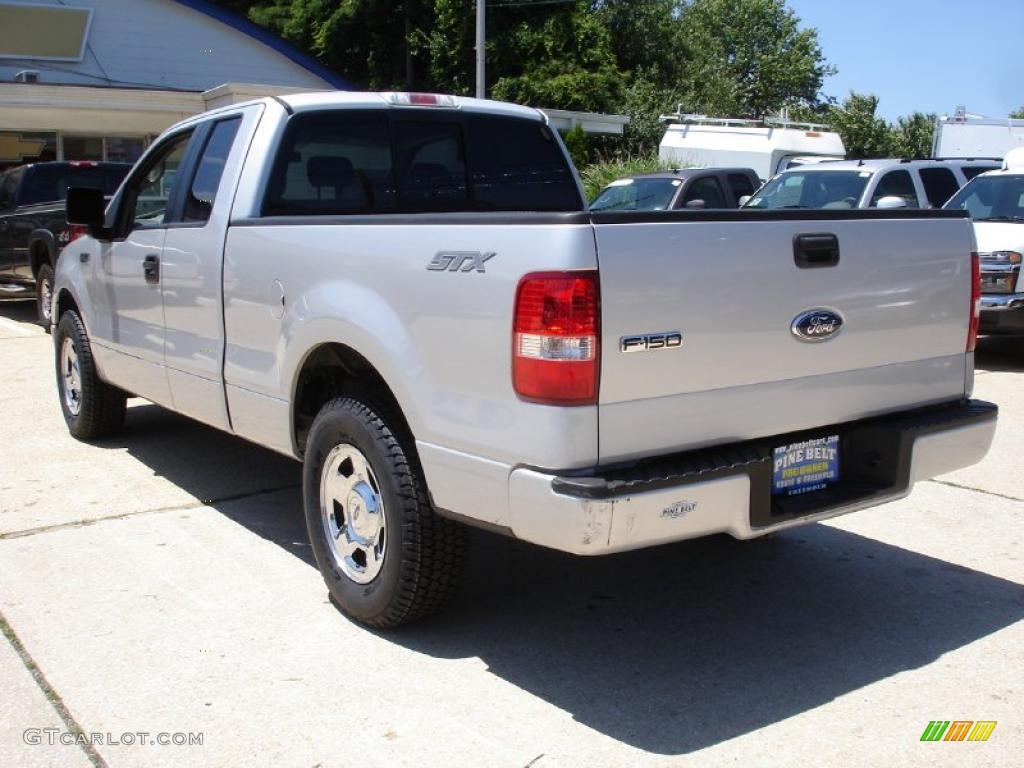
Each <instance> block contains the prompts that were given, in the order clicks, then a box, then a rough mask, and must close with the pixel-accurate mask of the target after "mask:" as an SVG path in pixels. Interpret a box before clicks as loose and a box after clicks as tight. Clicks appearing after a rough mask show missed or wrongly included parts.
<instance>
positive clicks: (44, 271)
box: [36, 264, 53, 333]
mask: <svg viewBox="0 0 1024 768" xmlns="http://www.w3.org/2000/svg"><path fill="white" fill-rule="evenodd" d="M52 312H53V267H51V266H50V265H49V264H43V265H42V266H41V267H39V273H38V274H37V275H36V317H37V318H38V319H39V324H40V325H41V326H43V328H45V329H46V332H47V333H49V332H50V319H51V317H52Z"/></svg>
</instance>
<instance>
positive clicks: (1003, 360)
mask: <svg viewBox="0 0 1024 768" xmlns="http://www.w3.org/2000/svg"><path fill="white" fill-rule="evenodd" d="M974 368H975V370H977V371H978V372H979V373H982V372H987V371H1000V372H1007V373H1015V372H1020V371H1024V339H1017V338H1010V337H1006V336H1002V337H1000V336H987V337H983V338H981V339H978V347H977V349H976V350H975V353H974Z"/></svg>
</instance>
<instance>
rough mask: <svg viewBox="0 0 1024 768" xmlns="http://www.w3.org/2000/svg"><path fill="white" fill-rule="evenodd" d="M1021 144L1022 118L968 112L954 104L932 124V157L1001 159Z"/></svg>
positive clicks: (1023, 133)
mask: <svg viewBox="0 0 1024 768" xmlns="http://www.w3.org/2000/svg"><path fill="white" fill-rule="evenodd" d="M1017 147H1024V120H1013V119H1011V118H1008V117H1004V118H990V117H981V116H978V115H972V114H969V113H968V112H967V110H966V109H965V108H964V107H957V108H956V112H955V113H954V114H953V116H952V117H949V116H947V115H943V116H942V117H940V118H939V119H938V121H937V123H936V125H935V138H934V139H933V140H932V157H934V158H950V157H976V158H991V159H995V160H1001V159H1002V158H1004V157H1006V153H1007V152H1009V151H1010V150H1011V149H1016V148H1017Z"/></svg>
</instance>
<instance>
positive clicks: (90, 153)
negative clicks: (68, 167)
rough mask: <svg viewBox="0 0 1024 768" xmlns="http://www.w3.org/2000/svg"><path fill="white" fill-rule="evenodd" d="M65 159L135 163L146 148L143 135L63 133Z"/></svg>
mask: <svg viewBox="0 0 1024 768" xmlns="http://www.w3.org/2000/svg"><path fill="white" fill-rule="evenodd" d="M61 140H62V142H63V144H64V155H63V157H62V159H63V160H107V161H109V162H112V163H134V162H135V161H136V160H138V159H139V158H140V157H142V152H143V150H144V149H145V148H146V141H145V139H143V138H142V137H141V136H108V137H103V136H69V135H68V134H63V135H62V137H61Z"/></svg>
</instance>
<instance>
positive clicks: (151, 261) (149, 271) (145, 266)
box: [142, 253, 160, 284]
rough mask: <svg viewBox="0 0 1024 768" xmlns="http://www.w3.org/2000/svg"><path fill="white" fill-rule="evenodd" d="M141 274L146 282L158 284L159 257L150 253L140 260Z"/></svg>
mask: <svg viewBox="0 0 1024 768" xmlns="http://www.w3.org/2000/svg"><path fill="white" fill-rule="evenodd" d="M142 274H143V275H145V276H146V282H147V283H151V284H155V283H159V282H160V257H159V256H157V255H156V254H155V253H151V254H149V255H148V256H146V258H144V259H143V260H142Z"/></svg>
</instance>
